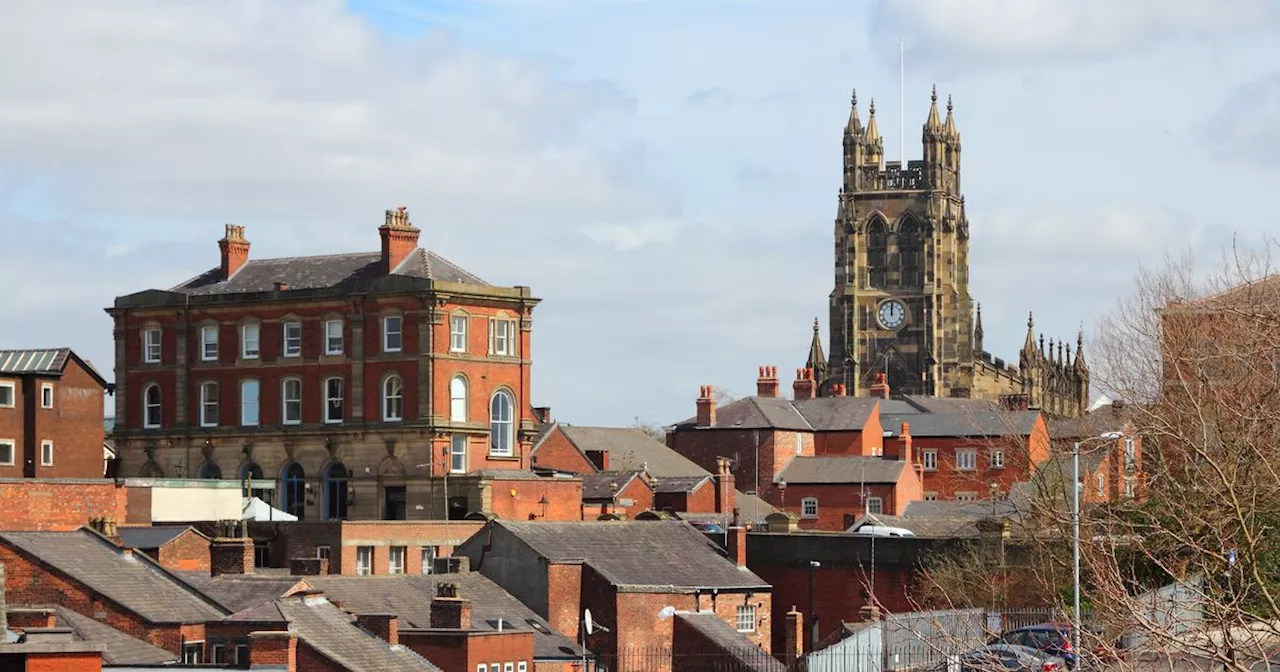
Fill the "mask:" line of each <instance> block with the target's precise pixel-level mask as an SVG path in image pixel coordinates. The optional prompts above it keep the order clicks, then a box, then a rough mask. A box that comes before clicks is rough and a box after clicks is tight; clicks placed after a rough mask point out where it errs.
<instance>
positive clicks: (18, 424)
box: [0, 376, 31, 478]
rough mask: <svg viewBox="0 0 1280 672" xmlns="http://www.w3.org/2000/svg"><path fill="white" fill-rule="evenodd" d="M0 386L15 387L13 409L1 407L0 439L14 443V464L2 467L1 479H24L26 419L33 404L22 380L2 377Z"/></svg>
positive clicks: (0, 466)
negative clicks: (25, 392)
mask: <svg viewBox="0 0 1280 672" xmlns="http://www.w3.org/2000/svg"><path fill="white" fill-rule="evenodd" d="M0 384H3V385H4V386H5V387H8V386H9V385H12V386H13V407H12V408H9V407H7V406H6V407H0V439H4V440H5V441H6V442H8V441H12V442H13V464H3V465H0V478H22V473H23V472H22V455H23V450H24V446H25V445H26V438H25V431H24V428H25V418H26V413H27V405H28V404H30V403H31V402H30V400H28V399H27V398H26V395H25V394H24V393H23V381H22V379H21V378H13V377H6V376H0Z"/></svg>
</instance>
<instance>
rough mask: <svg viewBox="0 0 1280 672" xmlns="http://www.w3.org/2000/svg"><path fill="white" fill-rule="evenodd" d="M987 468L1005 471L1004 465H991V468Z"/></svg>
mask: <svg viewBox="0 0 1280 672" xmlns="http://www.w3.org/2000/svg"><path fill="white" fill-rule="evenodd" d="M987 468H988V469H1001V470H1003V469H1004V465H1003V464H993V465H991V466H989V467H987Z"/></svg>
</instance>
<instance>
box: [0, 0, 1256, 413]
mask: <svg viewBox="0 0 1280 672" xmlns="http://www.w3.org/2000/svg"><path fill="white" fill-rule="evenodd" d="M1277 37H1280V0H1215V1H1214V2H1205V1H1202V0H1129V1H1127V2H1123V3H1120V2H1114V0H966V2H963V3H960V2H952V1H951V0H778V1H775V2H765V1H763V0H699V1H696V2H694V1H690V0H471V1H463V0H434V1H421V2H415V1H413V0H358V1H357V0H352V1H351V2H340V1H338V0H316V1H307V0H296V1H292V2H277V1H270V0H262V1H258V2H252V1H241V0H226V1H220V2H195V1H182V0H178V1H172V0H153V1H148V0H130V1H129V2H109V1H107V0H99V1H96V2H95V1H93V0H89V1H86V2H78V3H74V4H67V3H51V2H46V1H44V0H11V1H9V2H5V3H2V4H0V269H3V273H4V277H5V283H4V285H3V290H0V348H18V347H51V346H70V347H72V348H74V349H75V350H76V351H77V352H79V353H80V354H81V355H82V356H85V357H87V358H88V359H90V360H91V361H92V362H94V363H95V364H96V365H97V366H98V367H99V368H100V369H102V370H103V371H104V373H106V374H107V375H108V377H110V370H111V368H112V365H113V354H112V353H113V349H112V341H111V338H112V335H111V322H110V320H109V319H108V317H107V316H106V314H105V313H104V312H103V308H104V307H106V306H109V305H110V304H111V302H112V300H113V298H114V297H115V296H118V295H123V294H129V293H132V292H136V291H141V290H143V289H149V288H167V287H170V286H173V285H174V284H177V283H179V282H181V281H183V280H185V279H187V278H189V277H191V276H193V275H195V274H197V273H199V272H202V271H204V270H207V269H208V268H210V267H213V266H215V265H216V264H217V261H218V253H217V247H216V241H217V239H218V238H220V237H221V236H222V232H223V224H225V223H229V222H234V223H238V224H242V225H244V226H245V227H246V234H247V237H248V238H249V239H250V240H251V241H252V243H253V247H252V256H253V257H255V258H268V257H282V256H294V255H303V254H322V253H336V252H350V251H374V250H376V249H378V244H379V243H378V235H377V231H376V229H377V227H378V226H379V225H380V224H381V223H382V212H383V210H385V209H387V208H391V207H395V206H397V205H405V206H407V207H408V208H409V212H410V215H411V217H412V219H413V221H414V223H415V225H417V226H418V227H419V228H420V229H422V238H421V242H422V245H423V246H424V247H428V248H429V249H432V250H433V251H435V252H437V253H439V254H441V255H443V256H445V257H446V258H448V259H451V260H453V261H454V262H456V263H458V264H459V265H461V266H462V267H463V268H466V269H468V270H470V271H472V272H474V273H476V274H477V275H479V276H480V277H482V278H484V279H486V280H488V281H489V282H491V283H494V284H502V285H528V286H530V287H532V288H533V291H534V293H535V295H537V296H539V297H540V298H542V299H543V303H542V304H541V305H539V306H538V308H537V309H536V310H535V312H534V332H533V334H534V335H533V360H534V374H533V386H534V390H533V392H534V394H533V399H532V400H531V401H532V403H533V404H534V405H539V406H551V407H552V409H553V414H554V415H555V416H556V418H557V419H559V420H562V421H567V422H572V423H574V424H581V425H587V424H598V425H624V424H630V423H632V422H634V421H635V420H637V419H639V420H640V421H643V422H646V423H664V424H665V423H671V422H675V421H678V420H681V419H683V418H686V417H689V416H691V415H692V414H693V411H694V399H695V397H696V396H697V392H698V388H699V386H701V385H705V384H711V385H715V386H717V387H720V388H724V389H726V390H727V391H728V392H729V394H732V395H736V396H742V395H747V394H751V393H753V390H754V383H755V376H756V370H757V367H759V366H761V365H776V366H778V368H779V371H780V374H781V375H782V376H783V377H784V378H785V379H787V380H789V378H790V374H789V372H791V371H793V370H794V368H795V367H797V366H800V365H801V364H802V363H803V361H804V358H805V355H806V353H807V349H808V344H809V340H810V338H811V334H812V324H813V319H814V317H821V318H822V321H823V336H824V340H825V335H826V311H827V296H828V293H829V292H830V290H831V284H832V269H831V265H832V247H831V246H832V231H833V221H834V217H835V212H836V195H837V191H838V189H839V187H840V161H841V145H840V142H841V132H842V128H843V125H844V122H845V120H846V119H847V117H848V101H849V97H850V92H851V90H852V89H854V88H855V87H856V88H857V91H858V95H859V99H860V100H865V101H868V102H869V101H870V99H872V98H875V99H876V101H877V110H878V111H879V121H880V128H881V131H882V133H883V134H884V136H885V150H886V156H887V158H889V159H891V160H897V159H898V158H900V157H901V156H902V149H903V148H902V143H901V142H900V141H899V134H900V129H901V128H902V125H901V124H900V123H899V118H900V116H904V117H905V136H906V147H905V149H906V156H907V158H919V154H920V127H921V125H922V124H923V123H924V120H925V115H926V113H927V110H928V105H929V91H930V87H931V85H934V84H936V85H937V87H938V92H939V94H940V95H942V96H946V95H951V96H953V98H954V103H955V114H956V119H957V123H958V126H959V130H960V132H961V134H962V136H963V142H964V156H963V166H962V180H963V185H964V192H965V195H966V205H967V212H968V215H969V220H970V227H971V229H970V230H971V236H972V238H971V241H970V255H971V291H972V293H973V295H974V296H975V298H976V299H977V300H978V301H980V302H981V304H982V309H983V321H984V327H985V332H986V339H985V345H986V347H987V349H988V350H991V351H992V352H993V353H994V354H995V355H996V356H999V357H1005V358H1013V357H1016V353H1017V349H1018V347H1019V346H1020V344H1021V342H1022V339H1023V336H1024V334H1025V324H1026V316H1027V312H1028V311H1031V310H1033V311H1035V316H1036V323H1037V328H1038V329H1040V330H1042V331H1043V332H1044V333H1045V334H1046V336H1055V337H1067V338H1071V337H1073V336H1074V335H1075V333H1076V331H1077V330H1078V329H1080V328H1081V327H1083V328H1084V329H1085V332H1086V334H1089V333H1090V332H1091V329H1092V328H1093V325H1094V324H1095V323H1096V321H1097V319H1098V318H1099V317H1100V316H1101V315H1103V314H1105V313H1107V312H1108V311H1110V310H1113V309H1114V306H1115V304H1116V302H1117V300H1118V299H1120V298H1121V297H1123V296H1124V295H1125V294H1126V293H1127V292H1128V291H1129V289H1130V288H1131V286H1132V278H1133V275H1134V273H1135V272H1136V271H1137V269H1138V267H1139V266H1140V265H1141V264H1158V263H1159V262H1160V260H1161V259H1162V258H1163V257H1164V255H1166V254H1178V253H1181V252H1183V251H1186V250H1191V251H1192V252H1193V253H1195V254H1197V255H1216V254H1218V253H1219V252H1221V251H1222V250H1223V249H1224V248H1225V247H1228V246H1230V245H1231V244H1232V242H1233V240H1235V239H1236V238H1237V237H1241V238H1247V239H1264V238H1269V237H1270V236H1273V235H1274V231H1275V229H1276V228H1277V224H1276V218H1275V216H1274V215H1273V214H1272V209H1271V208H1270V207H1269V202H1268V201H1267V199H1266V198H1265V197H1266V196H1267V194H1269V193H1271V190H1273V189H1275V188H1276V185H1277V184H1280V39H1277ZM899 39H901V40H902V41H903V42H902V43H903V45H904V46H905V63H906V69H905V70H906V77H905V102H906V104H905V110H903V109H901V108H900V106H899ZM865 104H866V103H864V105H865ZM863 114H864V119H865V114H866V113H865V108H864V112H863ZM1086 352H1087V345H1086ZM785 382H786V380H784V385H785Z"/></svg>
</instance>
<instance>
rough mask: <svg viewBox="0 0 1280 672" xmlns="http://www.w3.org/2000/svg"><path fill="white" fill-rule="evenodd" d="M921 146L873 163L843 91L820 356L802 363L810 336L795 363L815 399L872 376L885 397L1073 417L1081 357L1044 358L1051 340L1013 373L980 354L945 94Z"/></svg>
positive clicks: (876, 147)
mask: <svg viewBox="0 0 1280 672" xmlns="http://www.w3.org/2000/svg"><path fill="white" fill-rule="evenodd" d="M921 141H922V144H923V158H922V159H920V160H912V161H908V162H907V163H906V165H905V166H904V165H901V164H899V163H896V162H895V163H885V161H884V141H883V138H881V136H880V131H879V128H878V127H877V124H876V108H875V101H872V102H871V105H870V107H869V110H868V118H867V123H866V125H865V126H864V125H863V123H862V120H861V118H860V117H859V114H858V98H857V94H856V93H855V94H854V96H853V101H852V108H851V110H850V112H849V121H848V123H847V124H846V125H845V129H844V171H843V172H844V186H843V187H842V188H841V189H840V197H839V205H838V210H837V216H836V220H835V285H834V288H833V289H832V292H831V297H830V298H831V301H830V316H829V319H830V322H829V324H830V341H829V343H830V353H829V356H828V359H827V361H825V362H818V361H814V360H815V354H817V355H818V357H819V358H820V357H821V354H820V353H821V344H820V343H819V342H818V341H817V334H816V333H815V342H814V345H811V347H810V357H809V359H810V361H809V362H807V363H806V368H811V369H813V370H814V372H815V373H817V374H818V376H817V382H818V383H819V385H820V391H821V393H823V394H825V393H826V392H827V391H829V390H830V388H831V386H832V385H833V384H843V385H844V386H845V389H847V390H848V391H849V393H850V394H856V395H859V396H863V395H866V394H868V393H869V392H870V387H871V385H872V383H873V382H874V379H875V374H877V373H880V372H883V373H885V374H886V377H887V379H888V382H889V386H890V388H891V390H892V391H893V392H894V393H895V394H912V395H925V396H936V397H965V398H968V397H978V398H991V399H993V400H995V399H1000V400H1001V401H1004V402H1005V403H1007V404H1009V405H1011V406H1023V407H1031V408H1044V409H1046V410H1049V409H1050V408H1052V409H1053V412H1055V413H1058V414H1062V415H1077V414H1079V413H1082V412H1083V410H1084V408H1085V407H1086V406H1087V404H1088V402H1087V396H1088V383H1087V379H1088V370H1087V368H1086V367H1085V366H1084V359H1083V353H1082V352H1080V354H1078V356H1077V359H1076V362H1075V363H1071V356H1070V348H1069V346H1068V347H1067V348H1066V349H1065V354H1066V360H1065V362H1066V363H1065V364H1064V360H1063V358H1062V356H1063V354H1064V353H1063V345H1062V343H1061V342H1059V344H1058V348H1059V350H1058V353H1057V356H1056V357H1055V356H1054V353H1053V350H1052V341H1051V342H1050V351H1049V352H1048V353H1047V354H1046V353H1044V352H1043V348H1040V349H1036V348H1034V347H1032V349H1030V350H1028V349H1027V348H1026V347H1024V350H1023V352H1022V353H1021V354H1020V356H1019V367H1021V368H1016V367H1013V366H1007V365H1005V363H1004V362H1003V361H1001V360H999V359H996V358H993V357H991V356H990V355H989V354H986V353H984V352H983V350H982V337H983V332H982V323H981V314H980V312H978V311H977V310H976V306H975V305H974V302H973V298H972V297H971V296H970V294H969V220H968V218H967V217H966V215H965V202H964V194H963V192H962V191H961V182H960V132H959V130H958V129H957V127H956V121H955V116H954V113H953V108H952V105H951V100H950V98H948V100H947V106H946V118H945V119H944V118H943V117H942V115H941V114H940V112H939V110H938V93H937V89H936V88H935V89H934V91H933V94H932V96H931V100H930V104H929V114H928V117H927V119H926V121H925V124H924V128H923V131H922V134H921ZM1029 328H1030V327H1029ZM1028 338H1031V336H1030V335H1028ZM1080 340H1081V342H1080V345H1079V347H1080V348H1082V347H1083V343H1082V340H1083V339H1080ZM1028 342H1030V341H1028ZM1033 345H1034V344H1033ZM1078 352H1079V350H1078ZM1024 372H1025V373H1026V374H1027V375H1025V376H1024V375H1023V374H1024ZM1081 381H1083V386H1082V382H1081Z"/></svg>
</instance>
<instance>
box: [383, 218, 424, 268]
mask: <svg viewBox="0 0 1280 672" xmlns="http://www.w3.org/2000/svg"><path fill="white" fill-rule="evenodd" d="M420 233H422V231H421V230H419V229H417V228H414V226H413V224H412V223H410V222H409V209H408V208H406V207H404V206H403V205H402V206H400V207H398V208H396V209H395V210H388V211H387V221H386V223H385V224H383V225H382V226H380V227H378V234H379V235H380V236H381V237H382V272H383V273H384V274H386V273H390V272H391V271H394V270H395V269H396V268H397V267H398V266H400V264H401V263H402V262H403V261H404V260H405V259H406V258H407V257H408V256H409V255H410V254H412V253H413V251H414V250H416V249H418V234H420Z"/></svg>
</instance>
